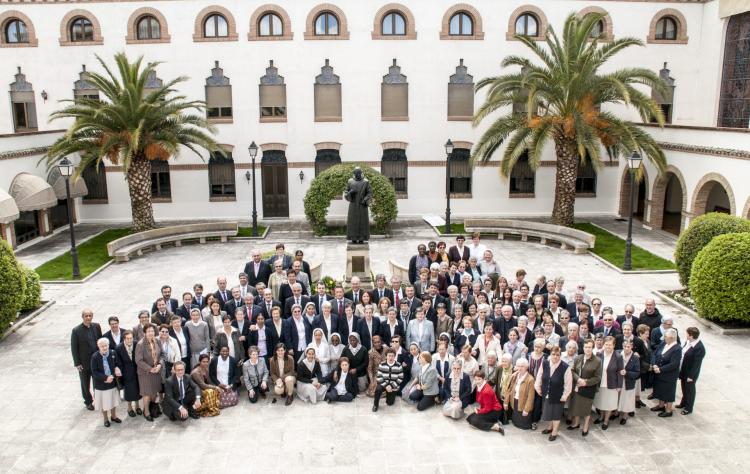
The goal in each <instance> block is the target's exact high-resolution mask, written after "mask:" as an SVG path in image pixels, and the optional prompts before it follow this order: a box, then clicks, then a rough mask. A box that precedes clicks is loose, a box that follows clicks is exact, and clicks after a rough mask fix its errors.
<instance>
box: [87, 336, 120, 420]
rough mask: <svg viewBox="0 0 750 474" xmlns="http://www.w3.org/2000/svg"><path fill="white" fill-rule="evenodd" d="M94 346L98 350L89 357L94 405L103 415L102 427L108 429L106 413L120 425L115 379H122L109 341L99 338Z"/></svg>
mask: <svg viewBox="0 0 750 474" xmlns="http://www.w3.org/2000/svg"><path fill="white" fill-rule="evenodd" d="M96 345H97V346H98V348H99V350H98V351H97V352H94V355H92V356H91V374H92V375H93V378H94V404H95V405H96V407H97V408H98V409H100V410H101V411H102V415H104V426H106V427H107V428H109V426H110V423H109V421H110V419H109V418H107V411H108V410H109V411H110V414H111V415H112V421H114V422H115V423H122V420H121V419H119V418H117V405H119V404H120V391H119V390H118V389H117V380H116V379H115V377H122V372H120V368H119V367H117V357H116V356H115V352H114V351H111V350H109V339H107V338H106V337H102V338H100V339H99V340H98V341H97V342H96Z"/></svg>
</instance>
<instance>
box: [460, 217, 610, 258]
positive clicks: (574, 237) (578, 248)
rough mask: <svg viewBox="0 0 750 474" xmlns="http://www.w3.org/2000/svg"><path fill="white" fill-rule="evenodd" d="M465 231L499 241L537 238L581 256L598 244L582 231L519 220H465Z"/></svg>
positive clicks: (594, 238)
mask: <svg viewBox="0 0 750 474" xmlns="http://www.w3.org/2000/svg"><path fill="white" fill-rule="evenodd" d="M464 229H466V231H467V232H486V233H491V234H495V233H496V234H497V238H498V239H503V238H505V235H520V236H521V240H522V241H524V242H525V241H527V240H528V238H529V237H535V238H538V239H539V241H540V242H541V243H542V244H547V243H548V242H558V243H559V244H560V248H561V249H563V250H567V249H572V250H573V251H574V252H575V253H579V254H580V253H586V252H587V251H588V249H591V248H594V244H595V243H596V237H595V236H594V235H592V234H589V233H588V232H584V231H582V230H578V229H572V228H570V227H564V226H559V225H554V224H545V223H543V222H533V221H522V220H518V219H492V218H475V219H466V220H464Z"/></svg>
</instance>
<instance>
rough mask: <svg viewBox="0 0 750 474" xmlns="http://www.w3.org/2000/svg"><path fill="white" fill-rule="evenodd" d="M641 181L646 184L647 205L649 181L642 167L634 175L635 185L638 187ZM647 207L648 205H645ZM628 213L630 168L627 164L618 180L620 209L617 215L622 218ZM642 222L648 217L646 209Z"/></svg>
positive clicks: (646, 172) (644, 168)
mask: <svg viewBox="0 0 750 474" xmlns="http://www.w3.org/2000/svg"><path fill="white" fill-rule="evenodd" d="M641 180H644V182H645V183H646V202H647V203H648V191H649V189H648V188H649V186H648V185H649V180H648V171H647V170H646V167H645V166H644V165H641V168H640V170H639V173H638V175H636V184H638V185H640V182H641ZM636 199H637V197H636ZM646 205H648V204H646ZM629 211H630V168H628V166H627V164H626V165H625V168H624V169H623V171H622V177H621V178H620V208H619V212H618V214H619V215H620V216H622V217H625V216H626V215H628V212H629ZM643 211H644V212H643V214H644V217H643V218H644V220H645V219H646V216H647V215H648V209H644V210H643Z"/></svg>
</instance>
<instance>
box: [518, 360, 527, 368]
mask: <svg viewBox="0 0 750 474" xmlns="http://www.w3.org/2000/svg"><path fill="white" fill-rule="evenodd" d="M528 366H529V361H528V360H526V359H523V358H520V359H518V360H517V361H516V367H528Z"/></svg>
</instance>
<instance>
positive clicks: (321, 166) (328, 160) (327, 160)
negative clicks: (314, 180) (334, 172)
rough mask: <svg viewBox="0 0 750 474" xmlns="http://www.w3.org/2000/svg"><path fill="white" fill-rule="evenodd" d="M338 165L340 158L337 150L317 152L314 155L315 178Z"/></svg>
mask: <svg viewBox="0 0 750 474" xmlns="http://www.w3.org/2000/svg"><path fill="white" fill-rule="evenodd" d="M340 163H341V156H340V155H339V151H338V150H318V153H317V154H316V155H315V176H318V175H319V174H320V173H322V172H323V171H325V170H327V169H328V168H330V167H331V166H336V165H338V164H340Z"/></svg>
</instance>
